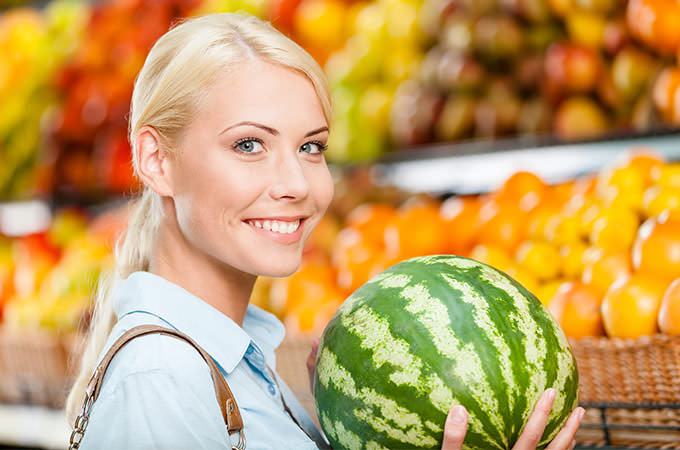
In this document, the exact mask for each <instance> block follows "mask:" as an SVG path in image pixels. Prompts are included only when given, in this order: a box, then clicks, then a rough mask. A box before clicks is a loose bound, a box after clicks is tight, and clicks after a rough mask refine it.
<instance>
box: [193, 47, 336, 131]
mask: <svg viewBox="0 0 680 450" xmlns="http://www.w3.org/2000/svg"><path fill="white" fill-rule="evenodd" d="M204 106H205V113H206V114H208V115H211V116H215V115H219V116H220V117H221V118H222V120H225V119H233V120H237V119H238V120H249V119H244V114H245V115H248V114H253V115H256V116H257V117H254V118H259V119H260V120H263V119H266V118H267V117H268V116H270V117H271V118H276V119H283V118H285V117H290V116H296V117H297V118H298V120H300V119H305V118H307V119H309V120H312V119H313V118H314V117H318V116H319V115H320V116H321V117H323V109H322V106H321V102H320V101H319V98H318V96H317V94H316V91H315V89H314V85H313V84H312V82H311V81H310V80H309V79H308V78H307V77H306V76H305V75H303V74H301V73H299V72H296V71H294V70H293V69H289V68H285V67H282V66H279V65H275V64H271V63H267V62H263V61H259V60H254V61H253V60H251V61H246V62H243V63H239V64H238V65H237V66H235V67H232V68H230V70H229V71H228V72H226V73H224V74H223V75H222V76H220V77H219V78H218V79H217V80H216V82H215V83H214V84H213V85H212V86H211V89H210V92H209V93H208V95H207V98H206V101H205V102H204ZM317 120H318V119H317ZM323 123H324V124H325V120H323Z"/></svg>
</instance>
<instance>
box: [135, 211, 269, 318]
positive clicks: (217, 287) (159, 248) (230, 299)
mask: <svg viewBox="0 0 680 450" xmlns="http://www.w3.org/2000/svg"><path fill="white" fill-rule="evenodd" d="M149 272H151V273H153V274H155V275H158V276H160V277H163V278H165V279H166V280H168V281H171V282H173V283H175V284H177V285H179V286H181V287H182V288H183V289H186V290H187V291H188V292H190V293H191V294H193V295H195V296H196V297H198V298H200V299H201V300H203V301H205V302H206V303H208V304H209V305H211V306H212V307H214V308H215V309H217V310H219V311H221V312H222V313H223V314H225V315H227V316H228V317H229V318H230V319H232V320H233V321H234V322H236V323H237V324H238V325H239V326H242V325H243V318H244V317H245V314H246V309H247V308H248V302H249V301H250V295H251V293H252V290H253V286H254V284H255V280H256V279H257V277H256V276H255V275H252V274H248V273H244V272H241V271H239V270H237V269H235V268H233V267H231V266H226V265H225V264H224V263H222V262H220V261H217V260H215V259H214V258H211V257H210V255H206V254H205V253H203V252H200V251H198V250H197V249H196V248H194V247H192V246H191V245H190V244H189V243H188V242H187V241H186V239H184V238H183V237H182V235H181V233H179V230H178V229H176V230H172V226H168V225H167V224H163V225H161V227H160V230H159V232H158V234H157V239H156V245H155V247H154V251H153V256H152V257H151V261H150V264H149Z"/></svg>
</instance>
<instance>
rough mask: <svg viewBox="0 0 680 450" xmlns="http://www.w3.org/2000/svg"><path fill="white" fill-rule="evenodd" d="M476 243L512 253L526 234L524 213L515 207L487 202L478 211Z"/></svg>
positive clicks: (503, 203) (502, 203)
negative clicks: (493, 246) (478, 222)
mask: <svg viewBox="0 0 680 450" xmlns="http://www.w3.org/2000/svg"><path fill="white" fill-rule="evenodd" d="M479 217H480V221H481V224H480V228H479V236H478V242H480V243H482V244H489V245H495V246H497V247H500V248H502V249H504V250H506V251H508V252H513V251H514V250H515V249H516V248H517V246H518V245H519V243H520V242H522V241H523V240H524V236H525V234H526V213H525V212H523V211H521V210H520V209H519V208H518V207H517V206H516V205H513V204H509V203H505V202H497V201H489V202H487V203H486V204H485V205H484V206H482V208H481V209H480V211H479Z"/></svg>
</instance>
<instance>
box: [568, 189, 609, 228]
mask: <svg viewBox="0 0 680 450" xmlns="http://www.w3.org/2000/svg"><path fill="white" fill-rule="evenodd" d="M573 204H574V203H573V202H572V203H571V205H573ZM602 209H603V205H602V203H600V202H598V201H597V200H596V199H594V198H591V197H588V198H586V199H584V200H583V202H582V203H581V205H580V206H579V207H578V208H576V209H575V210H574V214H576V215H577V216H578V217H579V220H580V227H581V228H580V231H581V234H582V235H583V236H590V233H592V232H593V225H594V224H595V221H596V220H597V219H598V218H599V217H600V214H601V213H602Z"/></svg>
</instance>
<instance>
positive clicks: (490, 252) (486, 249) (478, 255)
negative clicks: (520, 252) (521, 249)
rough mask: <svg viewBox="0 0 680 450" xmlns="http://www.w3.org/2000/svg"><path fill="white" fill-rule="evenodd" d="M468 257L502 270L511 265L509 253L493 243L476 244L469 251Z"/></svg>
mask: <svg viewBox="0 0 680 450" xmlns="http://www.w3.org/2000/svg"><path fill="white" fill-rule="evenodd" d="M470 258H472V259H474V260H476V261H479V262H483V263H484V264H488V265H490V266H491V267H494V268H496V269H498V270H502V271H505V270H507V268H508V267H510V266H511V265H512V259H511V258H510V255H509V254H508V253H507V252H506V251H505V250H504V249H502V248H499V247H495V246H493V245H486V244H478V245H476V246H475V247H474V248H473V249H472V251H471V252H470Z"/></svg>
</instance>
